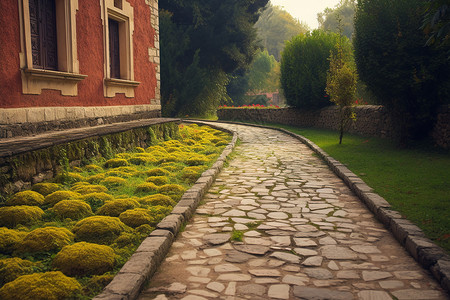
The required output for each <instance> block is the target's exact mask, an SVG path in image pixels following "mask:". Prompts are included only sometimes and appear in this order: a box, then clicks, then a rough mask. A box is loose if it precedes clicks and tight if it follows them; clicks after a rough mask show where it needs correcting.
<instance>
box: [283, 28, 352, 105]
mask: <svg viewBox="0 0 450 300" xmlns="http://www.w3.org/2000/svg"><path fill="white" fill-rule="evenodd" d="M338 40H339V34H336V33H332V32H324V31H321V30H314V31H313V32H311V33H309V32H308V33H306V34H303V35H298V36H296V37H294V38H292V40H290V41H289V42H287V43H286V48H285V49H284V51H283V55H282V57H281V86H282V89H283V92H284V96H285V97H286V101H287V104H289V105H291V106H294V107H298V108H305V109H316V108H321V107H324V106H327V105H331V102H330V101H329V99H328V97H327V95H326V94H325V87H326V84H327V71H328V69H329V66H330V63H329V61H328V58H329V56H330V51H336V44H337V43H338ZM344 41H345V42H343V45H342V46H343V51H344V54H345V55H347V54H349V53H350V52H351V45H350V43H349V41H348V39H346V40H344Z"/></svg>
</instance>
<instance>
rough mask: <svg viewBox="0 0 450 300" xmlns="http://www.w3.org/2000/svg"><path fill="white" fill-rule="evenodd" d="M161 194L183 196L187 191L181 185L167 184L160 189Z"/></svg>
mask: <svg viewBox="0 0 450 300" xmlns="http://www.w3.org/2000/svg"><path fill="white" fill-rule="evenodd" d="M158 190H159V192H160V193H161V194H163V195H167V196H171V195H183V193H184V191H185V190H186V189H185V188H184V187H183V186H181V185H179V184H165V185H163V186H160V187H159V189H158Z"/></svg>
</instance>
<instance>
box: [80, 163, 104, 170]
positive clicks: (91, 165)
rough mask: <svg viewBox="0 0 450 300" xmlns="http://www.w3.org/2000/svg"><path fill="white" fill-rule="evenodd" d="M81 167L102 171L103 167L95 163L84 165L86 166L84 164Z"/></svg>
mask: <svg viewBox="0 0 450 300" xmlns="http://www.w3.org/2000/svg"><path fill="white" fill-rule="evenodd" d="M83 168H84V169H85V170H87V171H91V172H103V168H102V167H100V166H97V165H93V164H90V165H86V166H84V167H83Z"/></svg>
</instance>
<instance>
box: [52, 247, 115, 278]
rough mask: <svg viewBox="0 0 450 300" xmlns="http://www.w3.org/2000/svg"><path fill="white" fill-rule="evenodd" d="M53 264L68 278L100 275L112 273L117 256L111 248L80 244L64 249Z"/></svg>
mask: <svg viewBox="0 0 450 300" xmlns="http://www.w3.org/2000/svg"><path fill="white" fill-rule="evenodd" d="M52 264H53V266H54V267H55V268H56V269H58V270H61V272H63V273H64V274H65V275H68V276H87V275H100V274H103V273H106V272H109V271H112V269H113V268H114V264H115V254H114V250H113V249H112V248H111V247H109V246H105V245H97V244H92V243H86V242H80V243H75V244H73V245H69V246H65V247H64V248H62V250H61V251H59V252H58V254H56V256H55V259H54V260H53V262H52Z"/></svg>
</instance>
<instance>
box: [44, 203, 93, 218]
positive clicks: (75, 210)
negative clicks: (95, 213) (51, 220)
mask: <svg viewBox="0 0 450 300" xmlns="http://www.w3.org/2000/svg"><path fill="white" fill-rule="evenodd" d="M51 210H52V211H53V212H54V213H55V215H56V216H57V217H58V218H60V219H66V218H69V219H72V220H78V219H81V218H84V217H86V216H90V215H92V210H91V206H90V205H89V204H87V203H86V202H84V201H81V200H62V201H59V202H58V203H56V204H55V205H54V206H53V208H52V209H51Z"/></svg>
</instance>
